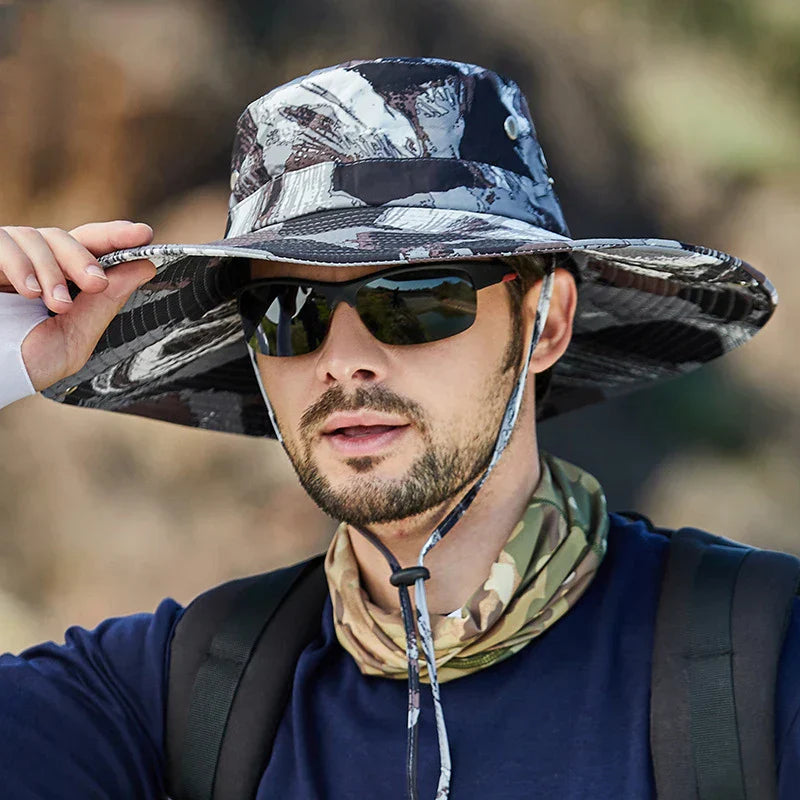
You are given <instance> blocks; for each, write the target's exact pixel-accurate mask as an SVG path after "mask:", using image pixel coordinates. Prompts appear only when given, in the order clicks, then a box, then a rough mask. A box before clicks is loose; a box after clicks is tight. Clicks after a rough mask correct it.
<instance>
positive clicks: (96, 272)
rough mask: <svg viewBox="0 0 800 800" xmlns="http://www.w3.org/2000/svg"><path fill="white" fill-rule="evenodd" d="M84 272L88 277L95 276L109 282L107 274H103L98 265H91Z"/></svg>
mask: <svg viewBox="0 0 800 800" xmlns="http://www.w3.org/2000/svg"><path fill="white" fill-rule="evenodd" d="M84 272H86V274H87V275H93V276H94V277H95V278H102V279H103V280H104V281H107V280H108V278H107V277H106V273H105V272H103V268H102V267H99V266H97V264H89V266H88V267H86V269H85V270H84Z"/></svg>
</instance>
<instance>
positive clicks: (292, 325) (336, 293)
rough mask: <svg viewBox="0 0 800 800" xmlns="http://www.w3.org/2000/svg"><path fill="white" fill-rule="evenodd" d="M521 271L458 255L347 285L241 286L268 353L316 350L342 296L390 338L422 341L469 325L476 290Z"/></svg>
mask: <svg viewBox="0 0 800 800" xmlns="http://www.w3.org/2000/svg"><path fill="white" fill-rule="evenodd" d="M516 277H517V274H516V273H515V272H514V271H513V270H512V269H511V268H509V267H507V266H505V265H503V264H501V263H499V262H497V261H479V262H476V261H458V262H455V263H453V262H447V263H436V264H424V265H420V266H414V267H406V266H400V267H392V268H391V269H386V270H383V271H381V272H375V273H373V274H371V275H367V276H366V277H364V278H358V279H356V280H352V281H343V282H341V283H336V282H327V281H314V280H309V279H308V278H263V279H258V280H254V281H252V282H250V283H248V284H247V285H246V286H244V287H242V288H241V289H240V290H239V293H238V304H239V315H240V316H241V318H242V327H243V329H244V335H245V339H246V341H247V342H248V344H249V345H250V347H252V348H253V350H257V351H258V352H260V353H262V354H263V355H266V356H300V355H305V354H306V353H311V352H313V351H314V350H316V349H317V348H318V347H319V346H320V345H321V344H322V340H323V339H324V338H325V334H326V333H327V330H328V325H329V323H330V319H331V317H332V316H333V312H334V310H335V309H336V306H337V305H338V304H339V303H341V302H345V303H347V304H348V305H350V306H352V307H353V308H354V309H355V310H356V312H357V313H358V316H359V317H360V318H361V321H362V322H363V323H364V325H365V326H366V328H367V330H369V332H370V333H371V334H372V335H373V336H374V337H375V338H376V339H378V340H379V341H381V342H383V343H384V344H391V345H407V344H423V343H424V342H435V341H437V340H439V339H446V338H447V337H448V336H455V335H456V334H457V333H461V332H462V331H465V330H467V328H469V327H470V325H472V323H473V322H474V321H475V314H476V312H477V306H478V298H477V291H478V290H479V289H483V288H485V287H487V286H492V285H493V284H496V283H501V282H503V281H507V280H513V279H514V278H516Z"/></svg>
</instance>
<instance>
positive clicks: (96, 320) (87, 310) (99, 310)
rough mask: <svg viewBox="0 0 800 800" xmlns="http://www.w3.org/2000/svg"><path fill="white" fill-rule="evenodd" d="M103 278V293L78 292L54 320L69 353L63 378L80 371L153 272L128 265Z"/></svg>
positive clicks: (144, 266)
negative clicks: (104, 285)
mask: <svg viewBox="0 0 800 800" xmlns="http://www.w3.org/2000/svg"><path fill="white" fill-rule="evenodd" d="M107 274H108V287H107V288H106V290H105V291H103V292H98V293H95V294H89V293H88V292H81V293H80V294H79V295H78V296H77V297H76V298H75V300H74V303H73V308H71V309H70V310H69V312H68V313H66V314H61V315H60V316H59V317H58V324H59V325H60V326H61V328H62V330H63V334H64V340H65V342H66V343H67V348H68V351H69V362H70V363H69V366H68V372H67V374H71V373H73V372H77V371H78V370H79V369H81V368H82V367H83V365H84V364H85V363H86V360H87V359H88V358H89V356H90V355H91V352H92V350H94V348H95V346H96V345H97V342H98V340H99V339H100V337H101V336H102V334H103V332H104V331H105V329H106V328H107V327H108V324H109V323H110V322H111V320H112V319H113V318H114V317H115V316H116V314H117V313H118V312H119V310H120V309H121V308H122V306H123V305H125V303H126V301H127V300H128V298H129V297H130V296H131V294H133V292H134V290H135V289H136V288H137V287H138V286H141V285H142V284H143V283H144V282H145V281H148V280H150V279H151V278H153V277H154V276H155V274H156V269H155V267H154V266H153V265H152V264H151V263H150V262H149V261H144V260H139V261H129V262H127V263H125V264H118V265H117V266H115V267H113V268H112V269H109V270H108V273H107Z"/></svg>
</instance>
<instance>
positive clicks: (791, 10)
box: [620, 0, 800, 102]
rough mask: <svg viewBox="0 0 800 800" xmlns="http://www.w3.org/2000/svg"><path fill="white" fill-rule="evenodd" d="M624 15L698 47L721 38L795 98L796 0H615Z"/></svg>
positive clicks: (799, 72) (799, 89)
mask: <svg viewBox="0 0 800 800" xmlns="http://www.w3.org/2000/svg"><path fill="white" fill-rule="evenodd" d="M620 7H621V8H622V9H623V10H624V12H625V13H627V14H632V15H641V16H642V17H644V18H645V19H646V21H647V22H648V24H649V25H650V26H652V27H653V28H656V29H658V27H660V26H667V27H668V29H669V31H670V33H671V34H672V35H673V36H676V35H677V36H683V37H686V36H689V37H692V38H694V40H695V42H696V44H698V45H699V46H701V47H702V45H703V43H705V42H708V41H714V40H717V41H720V42H722V43H724V44H725V45H727V46H728V47H730V48H731V49H732V50H734V51H735V56H736V60H737V61H738V62H740V63H743V64H747V65H748V66H749V68H750V69H753V70H756V71H757V72H759V73H761V74H762V75H763V76H764V77H765V78H767V79H768V80H769V81H770V82H771V83H773V84H775V85H777V86H778V87H780V88H781V89H782V90H784V91H786V92H787V93H788V94H790V95H792V96H793V97H794V99H795V101H796V102H800V3H797V2H796V0H620Z"/></svg>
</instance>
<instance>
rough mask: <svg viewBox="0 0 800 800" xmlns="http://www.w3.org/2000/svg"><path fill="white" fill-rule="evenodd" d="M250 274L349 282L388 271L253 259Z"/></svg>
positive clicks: (365, 267) (372, 265)
mask: <svg viewBox="0 0 800 800" xmlns="http://www.w3.org/2000/svg"><path fill="white" fill-rule="evenodd" d="M249 261H250V274H251V275H252V277H253V278H313V279H315V280H318V281H347V280H353V279H355V278H363V277H364V276H365V275H370V274H372V273H373V272H380V271H381V270H384V269H386V265H385V264H383V265H380V266H376V265H375V264H357V265H355V266H347V267H344V266H343V267H331V266H324V265H321V264H293V263H289V262H286V261H264V260H262V259H256V258H251V259H249Z"/></svg>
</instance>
